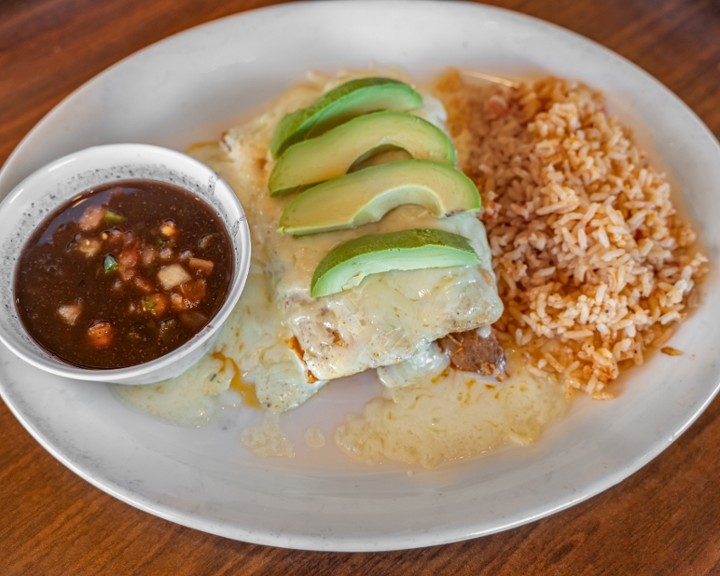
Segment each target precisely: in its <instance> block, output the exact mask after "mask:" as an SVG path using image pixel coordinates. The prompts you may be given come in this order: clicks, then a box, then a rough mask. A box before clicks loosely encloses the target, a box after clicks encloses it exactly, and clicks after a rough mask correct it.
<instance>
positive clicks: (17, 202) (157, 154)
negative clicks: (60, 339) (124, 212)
mask: <svg viewBox="0 0 720 576" xmlns="http://www.w3.org/2000/svg"><path fill="white" fill-rule="evenodd" d="M129 178H142V179H153V180H160V181H163V182H167V183H170V184H175V185H177V186H180V187H182V188H184V189H186V190H189V191H190V192H192V193H193V194H196V195H197V196H199V197H201V198H202V199H203V200H205V202H206V203H207V204H209V205H210V206H211V207H212V208H213V209H214V211H215V212H216V213H217V214H218V216H219V217H220V219H221V220H222V222H223V223H224V224H225V226H226V228H227V231H228V233H229V235H230V238H231V240H232V242H233V248H234V250H233V259H234V272H233V276H232V280H231V285H230V290H229V291H228V295H227V297H226V300H225V302H224V304H223V305H222V307H221V308H220V309H219V311H218V312H217V313H216V315H215V316H214V317H213V318H212V319H211V320H210V322H209V323H208V324H207V325H206V326H205V327H204V328H203V329H202V330H201V331H200V332H199V333H197V334H196V335H195V336H194V337H193V338H192V339H191V340H189V341H188V342H186V343H185V344H183V345H182V346H180V347H179V348H177V349H175V350H173V351H172V352H169V353H167V354H165V355H164V356H161V357H160V358H157V359H155V360H152V361H150V362H146V363H143V364H139V365H136V366H131V367H128V368H117V369H108V370H96V369H84V368H78V367H75V366H72V365H69V364H67V363H65V362H64V361H62V360H60V359H58V358H57V357H55V356H53V355H52V354H49V353H48V352H46V351H45V350H44V349H42V348H41V347H40V346H38V345H37V344H36V343H35V342H34V341H33V340H32V338H30V336H29V335H28V334H27V332H26V330H25V328H24V327H23V325H22V323H21V321H20V319H19V318H18V313H17V310H16V308H15V302H14V288H13V285H14V275H15V274H14V272H15V268H16V266H17V261H18V257H19V255H20V252H21V250H22V248H23V246H24V245H25V243H26V241H27V240H28V238H29V237H30V236H31V235H32V233H33V232H34V230H35V228H36V226H37V225H38V224H39V223H40V222H41V221H43V220H44V219H45V217H46V216H47V215H48V214H50V213H51V212H52V211H53V210H55V209H56V208H58V207H59V206H61V205H62V204H64V203H65V202H66V201H67V200H69V199H70V198H72V197H73V196H75V195H77V194H78V193H80V192H82V191H85V190H87V189H89V188H92V187H93V186H97V185H99V184H103V183H106V182H112V181H116V180H124V179H129ZM250 250H251V247H250V234H249V229H248V225H247V222H246V219H245V214H244V211H243V208H242V206H241V205H240V202H239V201H238V199H237V197H236V196H235V194H234V192H233V191H232V189H231V188H230V187H229V186H228V185H227V184H226V183H225V182H224V181H223V180H222V179H221V178H220V177H219V176H218V175H217V174H215V172H213V171H212V170H211V169H210V168H208V167H207V166H205V165H204V164H202V163H201V162H198V161H197V160H195V159H193V158H191V157H189V156H187V155H185V154H182V153H180V152H177V151H174V150H170V149H167V148H161V147H157V146H149V145H145V144H112V145H106V146H95V147H92V148H87V149H85V150H81V151H79V152H76V153H73V154H70V155H68V156H65V157H63V158H60V159H59V160H56V161H54V162H52V163H50V164H48V165H47V166H44V167H43V168H41V169H40V170H37V171H36V172H35V173H33V174H32V175H30V176H29V177H28V178H26V179H25V180H24V181H23V182H21V183H20V184H19V185H18V186H17V187H16V188H15V189H14V190H12V192H11V193H10V194H9V195H8V196H7V197H6V198H5V199H4V200H3V202H2V203H1V204H0V254H2V259H1V260H0V262H1V264H0V268H1V270H2V273H1V274H0V306H2V314H0V340H1V341H2V342H3V343H4V344H5V345H6V346H7V347H8V348H10V349H11V350H12V351H13V352H14V353H15V354H17V355H18V356H19V357H20V358H22V359H24V360H25V361H27V362H28V363H30V364H32V365H33V366H35V367H37V368H40V369H42V370H45V371H47V372H51V373H53V374H57V375H60V376H64V377H67V378H74V379H79V380H92V381H97V382H114V383H118V384H149V383H152V382H158V381H160V380H164V379H166V378H170V377H172V376H177V375H178V374H180V373H182V372H183V371H185V370H187V369H188V368H189V367H190V366H192V365H193V364H194V363H195V362H196V361H197V360H199V359H200V357H201V356H202V355H203V354H204V353H206V352H207V351H208V350H209V348H210V346H211V345H212V342H213V340H214V337H215V336H216V334H217V332H218V330H219V329H220V327H221V326H222V325H223V323H224V322H225V320H226V319H227V317H228V315H229V314H230V312H231V311H232V309H233V307H234V306H235V304H236V303H237V301H238V298H239V297H240V294H241V292H242V290H243V287H244V285H245V280H246V278H247V275H248V270H249V267H250Z"/></svg>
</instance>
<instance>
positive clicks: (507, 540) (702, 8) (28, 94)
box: [0, 0, 720, 576]
mask: <svg viewBox="0 0 720 576" xmlns="http://www.w3.org/2000/svg"><path fill="white" fill-rule="evenodd" d="M273 3H275V2H268V1H260V0H256V1H251V0H224V1H223V2H210V1H200V0H197V1H196V0H107V1H99V0H3V1H2V2H0V163H3V162H5V160H6V158H7V157H8V155H9V154H10V153H11V152H12V150H13V148H14V147H15V146H16V145H17V144H18V143H19V141H20V140H21V138H22V137H23V136H24V135H25V134H26V133H27V132H28V131H29V130H30V129H31V128H32V126H33V125H34V124H35V123H36V122H37V121H38V120H40V118H41V117H42V116H43V115H44V114H45V113H46V112H48V111H49V110H50V109H51V108H52V107H53V106H54V105H55V104H57V103H58V102H59V101H60V100H61V99H62V98H63V97H65V96H66V95H67V94H69V93H70V92H71V91H72V90H74V89H75V88H77V87H78V86H80V85H81V84H82V83H83V82H85V81H86V80H88V79H89V78H91V77H92V76H94V75H95V74H96V73H98V72H100V71H101V70H103V69H104V68H106V67H107V66H109V65H110V64H112V63H114V62H116V61H117V60H119V59H121V58H123V57H125V56H127V55H129V54H132V53H133V52H135V51H136V50H138V49H140V48H142V47H144V46H147V45H149V44H151V43H153V42H155V41H157V40H159V39H161V38H164V37H166V36H168V35H170V34H173V33H175V32H178V31H181V30H183V29H186V28H189V27H191V26H194V25H197V24H200V23H203V22H206V21H208V20H212V19H215V18H218V17H221V16H224V15H227V14H232V13H235V12H239V11H243V10H250V9H253V8H256V7H260V6H264V5H268V4H273ZM492 4H496V5H499V6H503V7H506V8H510V9H514V10H517V11H520V12H524V13H526V14H530V15H533V16H537V17H540V18H542V19H544V20H548V21H550V22H554V23H556V24H559V25H561V26H564V27H566V28H569V29H571V30H574V31H576V32H579V33H580V34H583V35H585V36H587V37H589V38H591V39H593V40H595V41H597V42H599V43H601V44H603V45H605V46H607V47H609V48H611V49H612V50H615V51H616V52H618V53H620V54H621V55H623V56H625V57H626V58H628V59H630V60H632V61H633V62H635V63H637V64H639V65H640V66H641V67H643V68H645V69H646V70H647V71H649V72H650V73H651V74H653V75H654V76H655V77H657V78H658V79H659V80H660V81H662V82H663V83H664V84H666V85H667V86H668V87H669V88H670V89H671V90H673V91H674V92H675V93H676V94H678V95H679V96H680V98H682V99H683V100H684V101H685V102H686V103H687V104H688V105H689V106H690V107H691V108H692V109H693V110H694V111H695V112H696V113H697V114H698V115H699V116H700V118H702V120H703V121H704V122H705V123H706V124H707V125H708V126H709V128H710V129H711V130H712V131H713V132H714V134H715V135H716V136H718V135H720V97H719V96H718V95H719V94H720V3H719V2H718V1H717V0H656V1H653V0H607V1H604V2H590V1H589V0H503V1H495V2H492ZM718 193H720V190H719V191H718ZM719 440H720V402H719V401H716V402H714V403H713V404H712V405H711V406H710V407H709V409H708V410H707V411H706V412H705V414H704V415H703V416H702V417H701V418H700V419H699V420H698V421H697V422H696V423H695V424H694V425H693V426H692V427H691V428H690V429H689V431H688V432H686V433H685V434H684V435H683V436H682V437H681V438H680V439H679V440H678V441H677V442H676V443H675V444H673V445H672V446H671V447H670V448H669V449H668V450H666V451H665V452H664V453H663V454H662V455H661V456H659V457H658V458H657V459H655V460H654V461H653V462H651V463H650V464H648V465H647V466H645V467H644V468H643V469H642V470H640V471H639V472H638V473H636V474H634V475H633V476H631V477H630V478H628V479H627V480H625V481H624V482H622V483H620V484H619V485H618V486H616V487H614V488H612V489H610V490H608V491H606V492H604V493H603V494H601V495H599V496H596V497H595V498H592V499H591V500H589V501H587V502H585V503H582V504H580V505H578V506H575V507H574V508H571V509H569V510H567V511H565V512H562V513H559V514H557V515H555V516H552V517H550V518H547V519H544V520H541V521H539V522H536V523H533V524H530V525H527V526H524V527H521V528H518V529H515V530H511V531H508V532H504V533H501V534H496V535H493V536H489V537H485V538H481V539H476V540H472V541H467V542H462V543H458V544H452V545H446V546H437V547H431V548H424V549H418V550H410V551H399V552H389V553H363V554H345V553H343V554H336V553H316V552H299V551H290V550H284V549H279V548H271V547H263V546H256V545H250V544H245V543H241V542H234V541H231V540H226V539H223V538H219V537H216V536H211V535H208V534H204V533H201V532H197V531H194V530H191V529H188V528H183V527H181V526H177V525H174V524H172V523H170V522H167V521H165V520H161V519H158V518H155V517H153V516H150V515H148V514H146V513H144V512H141V511H139V510H136V509H134V508H132V507H130V506H127V505H125V504H123V503H121V502H120V501H118V500H115V499H113V498H112V497H110V496H108V495H106V494H105V493H103V492H101V491H100V490H97V489H96V488H94V487H92V486H90V485H89V484H87V483H86V482H85V481H84V480H81V479H80V478H79V477H77V476H75V475H74V474H73V473H72V472H70V471H69V470H67V469H66V468H64V467H63V466H62V465H61V464H60V463H59V462H57V461H56V460H55V459H53V458H52V457H51V456H50V455H49V454H48V453H46V452H45V451H44V450H43V449H42V448H41V447H40V446H39V445H38V444H37V443H36V442H35V440H33V439H32V437H31V436H30V435H29V434H28V433H27V432H26V431H25V430H24V429H23V428H22V426H21V425H20V424H19V423H18V422H17V421H16V420H15V418H14V417H13V416H12V414H11V413H10V411H9V410H8V409H7V407H6V406H5V405H4V404H2V403H0V515H1V518H0V546H1V548H2V549H1V551H0V574H2V575H6V576H7V575H40V574H42V575H55V574H74V575H80V574H172V575H186V574H187V575H190V574H192V575H198V574H303V573H312V574H316V575H321V574H333V575H343V574H387V573H395V572H396V573H402V574H420V573H422V574H477V575H485V574H492V575H516V574H523V575H530V574H550V575H556V574H557V575H564V574H568V575H573V576H579V575H585V574H587V575H598V574H613V575H614V574H632V575H636V574H641V575H644V574H649V575H650V574H651V575H657V574H673V575H677V574H693V575H696V574H720V487H719V486H720V441H719Z"/></svg>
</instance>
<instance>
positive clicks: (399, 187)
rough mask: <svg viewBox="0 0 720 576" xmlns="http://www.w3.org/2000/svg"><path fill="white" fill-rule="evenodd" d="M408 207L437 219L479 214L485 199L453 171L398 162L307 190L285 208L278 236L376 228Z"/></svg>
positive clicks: (428, 164) (419, 162)
mask: <svg viewBox="0 0 720 576" xmlns="http://www.w3.org/2000/svg"><path fill="white" fill-rule="evenodd" d="M403 204H419V205H421V206H425V207H426V208H427V209H428V210H430V211H431V212H432V213H433V214H434V215H435V216H438V217H442V216H447V215H449V214H455V213H457V212H477V211H478V210H480V207H481V203H480V194H479V193H478V190H477V188H476V187H475V184H474V183H473V181H472V180H470V178H468V177H467V176H465V174H463V173H462V172H460V170H458V169H457V168H455V167H454V166H451V165H448V164H443V163H440V162H434V161H432V160H416V159H412V160H398V161H396V162H389V163H387V164H379V165H378V166H372V167H369V168H364V169H363V170H359V171H357V172H353V173H351V174H346V175H344V176H339V177H337V178H333V179H331V180H328V181H327V182H323V183H322V184H318V185H317V186H313V187H312V188H308V189H307V190H305V191H304V192H301V193H300V194H298V195H297V196H296V197H295V198H293V199H292V200H291V201H290V202H288V203H287V204H286V205H285V208H284V209H283V212H282V214H281V215H280V226H279V228H278V231H279V232H280V233H283V234H292V235H294V236H300V235H304V234H316V233H318V232H327V231H329V230H340V229H344V228H355V227H357V226H361V225H362V224H367V223H368V222H377V221H378V220H381V219H382V217H383V216H384V215H385V214H387V213H388V212H389V211H390V210H392V209H393V208H397V207H398V206H401V205H403Z"/></svg>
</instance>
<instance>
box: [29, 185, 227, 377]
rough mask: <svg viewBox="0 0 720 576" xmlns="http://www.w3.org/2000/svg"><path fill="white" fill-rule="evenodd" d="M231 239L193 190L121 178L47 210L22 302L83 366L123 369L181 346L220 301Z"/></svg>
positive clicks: (39, 327)
mask: <svg viewBox="0 0 720 576" xmlns="http://www.w3.org/2000/svg"><path fill="white" fill-rule="evenodd" d="M232 274H233V259H232V244H231V241H230V237H229V235H228V233H227V231H226V230H225V227H224V226H223V224H222V221H221V220H220V218H219V217H218V216H217V214H216V213H215V212H214V211H213V210H212V209H211V208H210V207H209V206H208V205H207V204H206V203H205V202H204V201H203V200H201V199H199V198H197V197H196V196H194V195H192V194H191V193H189V192H187V191H186V190H184V189H182V188H179V187H177V186H173V185H171V184H166V183H164V182H159V181H155V180H123V181H119V182H113V183H110V184H105V185H102V186H98V187H96V188H93V189H92V190H88V191H86V192H83V193H82V194H80V195H79V196H77V197H76V198H74V199H73V200H72V201H70V202H68V203H67V204H65V205H63V206H61V207H60V208H59V209H58V210H56V211H55V212H53V213H52V214H50V216H48V217H47V218H46V219H45V220H44V221H43V222H42V223H41V224H40V226H39V228H38V229H37V230H36V231H35V233H34V234H33V235H32V237H31V238H30V240H29V241H28V242H27V243H26V245H25V246H24V248H23V250H22V253H21V255H20V259H19V262H18V265H17V268H16V273H15V302H16V307H17V310H18V313H19V316H20V319H21V321H22V323H23V324H24V326H25V328H26V329H27V331H28V333H29V334H30V336H32V338H33V339H34V340H35V341H36V342H37V343H38V344H39V345H40V346H42V347H43V348H45V349H46V350H47V351H48V352H50V353H51V354H54V355H56V356H58V357H59V358H61V359H63V360H65V361H66V362H68V363H70V364H73V365H75V366H80V367H84V368H101V369H107V368H122V367H126V366H133V365H136V364H141V363H143V362H148V361H150V360H153V359H155V358H158V357H160V356H162V355H163V354H166V353H167V352H170V351H171V350H174V349H175V348H177V347H179V346H180V345H182V344H183V343H185V342H187V341H188V340H189V339H190V338H192V337H193V336H194V335H195V334H196V333H197V332H199V331H200V330H201V329H202V328H203V327H204V326H205V325H206V324H207V323H208V321H209V320H210V318H211V317H212V316H213V315H214V314H215V313H216V312H217V310H218V309H219V308H220V307H221V306H222V304H223V301H224V300H225V296H226V294H227V292H228V290H229V287H230V281H231V278H232Z"/></svg>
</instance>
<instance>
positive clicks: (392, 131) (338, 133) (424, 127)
mask: <svg viewBox="0 0 720 576" xmlns="http://www.w3.org/2000/svg"><path fill="white" fill-rule="evenodd" d="M391 148H399V149H403V150H405V151H407V152H408V153H409V154H410V156H411V157H413V158H420V159H424V160H435V161H437V162H444V163H446V164H453V165H454V164H455V148H454V146H453V144H452V142H451V141H450V138H448V136H447V134H445V133H444V132H443V131H442V130H440V129H439V128H438V127H437V126H435V125H433V124H431V123H430V122H428V121H427V120H423V119H422V118H419V117H418V116H414V115H412V114H409V113H407V112H396V111H387V110H386V111H381V112H372V113H369V114H363V115H362V116H358V117H356V118H353V119H352V120H349V121H347V122H345V123H343V124H341V125H340V126H336V127H335V128H333V129H331V130H328V131H327V132H325V133H324V134H323V135H321V136H317V137H315V138H311V139H309V140H304V141H302V142H298V143H297V144H294V145H292V146H290V147H289V148H288V149H287V150H286V151H285V152H284V153H283V155H282V156H280V158H279V159H278V161H277V162H276V163H275V166H273V170H272V172H271V173H270V180H269V182H268V188H269V189H270V195H271V196H279V195H284V194H288V193H292V192H296V191H298V190H300V189H303V188H306V187H308V186H312V185H313V184H317V183H319V182H323V181H325V180H329V179H330V178H334V177H335V176H341V175H343V174H345V173H347V172H348V171H349V170H350V168H351V167H352V166H353V165H354V164H356V163H357V162H358V161H361V160H362V159H363V158H366V157H368V156H370V155H371V154H372V153H373V152H374V151H380V150H387V149H391Z"/></svg>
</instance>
